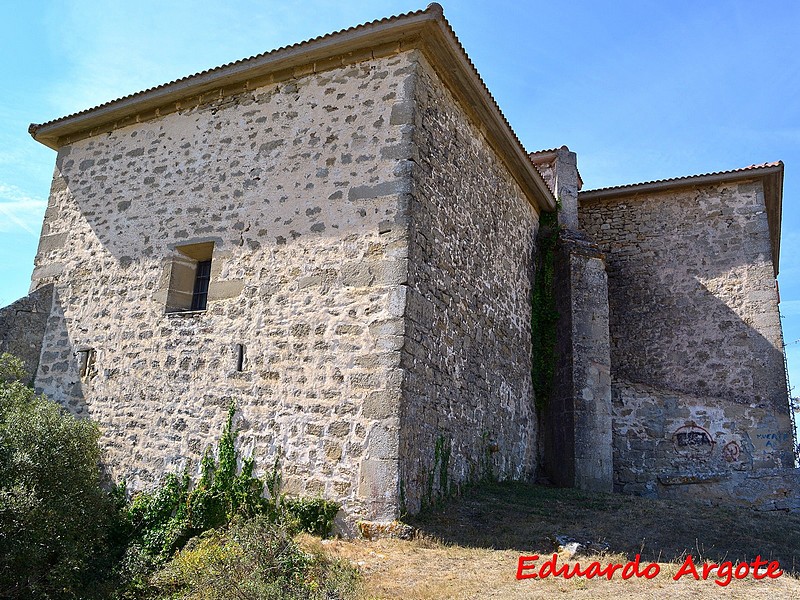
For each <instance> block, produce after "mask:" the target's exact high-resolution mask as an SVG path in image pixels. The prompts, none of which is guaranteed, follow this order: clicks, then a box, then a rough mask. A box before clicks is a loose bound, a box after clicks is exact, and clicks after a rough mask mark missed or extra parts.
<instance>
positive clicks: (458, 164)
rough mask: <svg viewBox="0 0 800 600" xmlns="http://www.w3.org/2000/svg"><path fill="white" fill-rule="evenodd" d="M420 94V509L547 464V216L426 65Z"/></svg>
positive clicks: (408, 457) (411, 382) (406, 406)
mask: <svg viewBox="0 0 800 600" xmlns="http://www.w3.org/2000/svg"><path fill="white" fill-rule="evenodd" d="M415 98H416V107H413V106H410V107H409V114H408V116H407V118H408V124H409V127H411V126H412V125H413V131H414V136H413V139H414V142H415V144H414V146H415V152H414V156H413V163H410V164H409V167H410V168H411V169H412V172H413V179H414V187H413V199H412V209H411V215H412V219H411V233H410V247H409V278H408V291H407V294H408V297H407V313H406V331H405V346H404V347H403V363H402V364H403V367H404V369H405V371H406V373H405V379H404V380H403V404H402V407H401V414H400V422H401V435H400V457H401V486H402V492H403V500H404V505H405V508H406V509H407V510H408V511H410V512H415V511H416V510H418V509H419V507H420V506H422V505H425V504H430V503H431V502H433V501H435V500H436V499H437V498H439V497H441V496H442V495H445V494H447V493H448V492H450V491H455V490H456V489H457V488H458V487H459V486H461V485H463V484H465V483H468V482H474V481H476V480H478V479H480V478H482V477H489V476H494V477H499V478H501V479H507V478H517V479H519V478H525V477H528V476H530V475H531V474H532V473H533V470H534V468H535V464H536V463H535V452H536V417H535V414H534V402H533V392H532V384H531V374H530V373H531V360H530V351H531V350H530V349H531V343H530V335H531V333H530V332H531V329H530V322H531V304H530V302H531V301H530V293H531V282H532V278H533V254H534V240H535V236H536V232H537V227H538V217H537V214H536V212H535V210H534V208H533V207H532V206H531V205H530V203H529V202H528V200H527V199H526V198H525V196H524V195H523V193H522V191H521V189H520V188H519V186H518V185H517V184H516V182H515V181H514V180H513V179H512V178H511V176H510V175H509V173H508V171H507V169H506V167H505V166H504V165H503V163H502V162H501V161H500V159H499V158H498V156H497V155H496V153H495V152H494V151H493V150H492V149H491V148H490V147H489V145H488V144H487V142H486V141H485V139H484V138H483V137H482V135H481V133H480V132H479V131H478V130H477V128H476V127H475V125H474V124H473V123H472V122H471V121H470V120H469V119H468V117H467V116H466V114H465V113H464V111H463V109H461V108H460V107H459V105H458V104H457V103H456V101H455V100H454V98H453V97H452V96H451V94H450V93H449V91H448V90H447V89H446V88H445V87H444V86H443V85H442V83H441V81H440V80H439V79H438V77H437V76H436V74H435V73H434V72H433V70H432V69H431V67H430V66H429V64H428V63H427V61H426V60H425V59H424V58H420V62H419V65H418V66H417V72H416V88H415ZM412 111H413V112H412Z"/></svg>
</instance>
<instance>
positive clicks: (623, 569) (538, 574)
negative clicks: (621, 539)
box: [517, 554, 783, 587]
mask: <svg viewBox="0 0 800 600" xmlns="http://www.w3.org/2000/svg"><path fill="white" fill-rule="evenodd" d="M539 558H540V557H539V555H538V554H533V555H530V556H520V557H519V560H518V562H517V579H546V578H547V577H561V578H563V579H572V578H573V577H579V578H581V577H582V578H585V579H594V578H596V577H597V578H603V577H604V578H606V579H608V580H609V581H611V579H613V578H614V577H615V576H617V573H619V577H620V578H621V579H631V578H633V577H637V578H644V579H653V578H655V577H656V576H657V575H658V574H659V573H660V572H661V567H660V566H659V565H658V563H647V564H642V562H641V557H640V555H639V554H637V555H636V558H635V559H634V560H632V561H628V562H627V563H624V564H622V563H609V564H607V565H601V564H600V563H599V562H597V561H593V562H591V563H589V564H588V565H587V566H586V567H585V568H584V567H582V566H581V564H580V563H579V562H576V563H574V564H572V565H569V564H562V565H559V564H558V554H553V556H551V557H550V558H548V559H547V560H545V561H544V562H541V563H539ZM781 575H783V571H782V570H781V567H780V564H779V563H778V561H776V560H773V561H766V560H763V559H762V558H761V556H756V558H755V559H754V560H753V561H752V562H749V563H747V562H741V563H737V564H733V563H732V562H730V561H725V562H722V563H720V564H716V563H712V562H704V563H700V564H695V562H694V560H693V559H692V555H691V554H689V555H687V556H686V559H685V560H684V561H683V564H682V565H681V567H680V569H678V572H677V573H675V575H674V576H673V577H672V579H673V580H675V581H678V580H680V579H681V578H683V577H693V578H694V579H696V580H701V579H702V580H703V581H707V580H709V579H713V581H714V583H716V584H717V585H719V586H721V587H725V586H726V585H728V584H729V583H730V582H731V581H732V580H734V579H745V578H746V577H752V578H753V579H755V580H762V579H777V578H778V577H780V576H781Z"/></svg>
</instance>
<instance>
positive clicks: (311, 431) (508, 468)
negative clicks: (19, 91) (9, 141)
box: [0, 4, 800, 523]
mask: <svg viewBox="0 0 800 600" xmlns="http://www.w3.org/2000/svg"><path fill="white" fill-rule="evenodd" d="M30 133H31V135H32V136H33V138H34V139H35V140H37V141H38V142H40V143H42V144H44V145H46V146H48V147H50V148H52V149H53V150H55V151H56V157H55V173H54V177H53V183H52V188H51V192H50V198H49V203H48V208H47V212H46V214H45V218H44V223H43V226H42V233H41V240H40V243H39V248H38V253H37V256H36V261H35V268H34V271H33V274H32V278H31V293H30V294H29V295H28V296H27V297H25V298H22V299H20V300H18V301H17V302H15V303H14V304H12V305H10V306H9V307H6V308H3V309H0V350H3V351H5V350H8V351H11V352H14V353H16V354H19V355H21V356H22V358H24V359H25V361H26V363H27V365H28V367H29V368H30V369H31V370H32V372H33V373H34V376H33V383H34V385H35V386H36V388H37V389H38V390H39V391H41V392H44V393H45V394H47V395H48V396H49V397H50V398H53V399H54V400H56V401H58V402H60V403H62V404H63V405H64V406H65V407H67V408H68V409H69V410H70V411H71V412H73V413H74V414H76V415H81V416H87V417H91V418H92V419H94V420H96V421H97V422H98V423H99V425H100V427H101V429H102V432H103V437H102V440H101V443H102V445H103V447H104V450H105V454H106V457H107V460H108V464H109V468H110V470H111V472H112V474H113V475H114V476H115V477H117V478H119V479H122V478H124V479H125V480H127V482H128V484H129V486H131V487H132V488H134V489H145V488H150V487H152V486H154V485H155V484H156V483H157V482H158V481H160V480H161V479H162V478H163V477H164V476H165V474H166V473H168V472H177V471H181V470H183V469H184V468H186V467H187V466H188V465H196V464H197V463H198V461H199V460H200V457H201V456H202V454H203V452H204V450H205V449H206V448H207V447H208V446H209V445H211V444H212V443H213V442H214V441H215V435H216V432H218V431H219V430H220V428H221V425H222V423H223V421H224V419H225V415H226V409H227V407H228V405H229V403H230V401H231V400H235V402H236V403H237V406H238V407H239V409H240V410H239V412H238V414H237V417H236V418H237V425H238V427H239V429H240V433H239V442H240V444H241V447H242V449H243V451H244V452H245V453H253V454H254V455H255V457H256V464H257V469H261V471H262V472H263V471H265V470H268V469H269V468H270V466H271V465H272V464H274V461H275V459H276V458H279V459H280V464H281V465H282V471H283V476H284V482H285V488H284V489H285V491H286V492H288V493H290V494H304V495H318V494H319V495H322V496H324V497H325V498H328V499H331V500H336V501H338V502H340V503H341V504H342V507H343V511H344V513H343V516H344V517H345V518H344V521H343V522H350V523H352V522H353V521H355V520H362V521H374V522H388V521H392V520H394V519H396V518H398V517H400V516H401V515H402V514H406V513H415V512H417V511H419V510H420V508H421V507H423V506H425V505H427V504H431V503H433V502H435V501H436V500H437V499H439V498H441V497H444V496H447V495H450V494H452V493H455V492H457V491H458V490H459V489H460V488H461V487H462V486H464V485H467V484H470V483H472V482H476V481H479V480H481V479H484V478H487V477H491V478H498V479H501V480H507V479H514V480H533V479H534V478H535V477H538V476H545V477H547V478H548V479H549V480H550V481H552V482H553V483H555V484H557V485H561V486H574V487H578V488H582V489H587V490H597V491H612V490H613V491H618V492H622V493H629V494H640V495H646V496H652V497H668V498H699V499H705V500H710V501H713V502H728V503H738V504H745V505H751V506H756V507H759V508H763V509H791V510H798V509H800V504H799V503H800V494H798V493H797V490H798V489H800V486H798V476H797V472H796V471H795V470H794V469H792V467H793V466H794V454H793V442H794V440H793V433H792V432H793V429H792V424H791V418H790V408H789V398H788V391H787V383H786V370H785V363H784V355H783V340H782V333H781V324H780V318H779V313H778V302H779V296H778V290H777V285H776V279H775V278H776V276H777V273H778V263H779V251H780V223H781V203H782V194H783V171H784V166H783V163H781V162H771V163H764V164H758V165H753V166H749V167H744V168H741V169H737V170H733V171H722V172H717V173H709V174H704V175H692V176H687V177H682V178H676V179H668V180H661V181H651V182H646V183H636V184H629V185H620V186H618V187H612V188H605V189H597V190H584V189H582V187H583V182H582V180H581V176H580V173H579V171H578V155H577V154H576V152H573V151H572V150H570V149H569V148H567V147H566V146H563V147H561V148H556V149H551V150H541V151H530V150H531V149H526V148H525V147H523V145H522V143H521V142H520V140H519V139H518V138H517V136H516V134H515V133H514V130H513V129H512V126H511V124H509V122H508V121H507V120H506V118H505V116H504V115H503V112H502V110H501V108H500V107H499V106H498V104H497V102H496V101H495V100H494V98H493V97H492V94H491V92H490V91H489V90H488V89H487V87H486V85H485V84H484V82H483V80H482V78H481V76H480V74H479V73H478V72H477V71H476V69H475V67H474V66H473V64H472V62H471V61H470V59H469V57H468V55H467V54H466V51H465V49H464V48H463V47H462V45H461V43H460V42H459V40H458V38H457V37H456V34H455V33H454V31H453V29H452V28H451V27H450V25H449V23H448V21H447V20H446V18H445V16H444V14H443V11H442V8H441V6H439V5H438V4H431V5H430V6H428V7H427V8H426V9H424V10H419V11H416V12H411V13H407V14H404V15H400V16H394V17H389V18H386V19H381V20H378V21H373V22H370V23H366V24H363V25H358V26H355V27H352V28H350V29H346V30H343V31H338V32H335V33H331V34H328V35H324V36H321V37H318V38H315V39H312V40H308V41H305V42H300V43H297V44H294V45H292V46H287V47H284V48H280V49H278V50H273V51H271V52H266V53H264V54H260V55H257V56H253V57H250V58H246V59H242V60H240V61H237V62H234V63H230V64H226V65H223V66H220V67H217V68H215V69H211V70H208V71H204V72H201V73H197V74H195V75H190V76H188V77H184V78H182V79H178V80H176V81H172V82H169V83H165V84H164V85H161V86H158V87H154V88H151V89H147V90H144V91H141V92H138V93H135V94H131V95H130V96H126V97H124V98H120V99H117V100H113V101H111V102H107V103H105V104H102V105H100V106H97V107H94V108H90V109H87V110H85V111H82V112H79V113H75V114H72V115H68V116H65V117H62V118H59V119H56V120H53V121H49V122H46V123H42V124H36V125H31V127H30ZM533 143H534V144H535V140H533ZM534 149H535V148H534ZM575 150H579V149H575ZM754 159H761V157H754Z"/></svg>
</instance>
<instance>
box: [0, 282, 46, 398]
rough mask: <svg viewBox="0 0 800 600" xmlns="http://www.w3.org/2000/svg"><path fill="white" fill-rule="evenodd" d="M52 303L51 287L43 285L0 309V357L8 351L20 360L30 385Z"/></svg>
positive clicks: (36, 365)
mask: <svg viewBox="0 0 800 600" xmlns="http://www.w3.org/2000/svg"><path fill="white" fill-rule="evenodd" d="M52 303H53V286H52V285H46V286H43V287H41V288H39V289H37V290H36V291H34V292H32V293H30V294H28V295H27V296H25V297H24V298H20V299H19V300H17V301H16V302H12V303H11V304H9V305H8V306H4V307H2V308H0V354H2V353H3V352H9V353H11V354H13V355H14V356H16V357H18V358H20V359H22V361H23V362H24V363H25V370H26V373H27V374H28V377H27V378H26V379H25V383H26V384H27V383H32V382H33V376H34V375H35V374H36V369H37V368H38V366H39V356H40V354H41V353H42V337H43V336H44V330H45V327H46V325H47V318H48V315H49V314H50V306H51V304H52Z"/></svg>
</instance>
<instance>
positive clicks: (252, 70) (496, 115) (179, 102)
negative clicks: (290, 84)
mask: <svg viewBox="0 0 800 600" xmlns="http://www.w3.org/2000/svg"><path fill="white" fill-rule="evenodd" d="M414 48H419V49H421V50H422V51H423V52H424V53H425V55H426V56H427V57H428V58H429V59H430V62H431V64H432V65H433V67H434V68H435V69H436V71H437V74H438V75H439V76H440V77H441V78H442V80H443V81H444V82H445V85H447V86H448V88H450V90H451V92H453V93H454V95H455V96H456V97H457V98H458V100H459V101H460V102H461V104H462V107H463V108H464V109H465V110H466V111H467V112H469V113H471V117H472V119H473V121H474V123H475V124H476V126H478V128H479V129H480V130H481V133H483V135H484V136H485V137H486V139H487V140H488V141H489V143H490V144H491V145H492V147H493V148H494V150H495V151H496V152H497V153H498V155H499V156H500V157H501V158H502V159H503V161H504V162H505V163H506V166H507V167H508V168H509V170H510V171H511V174H512V175H513V176H514V178H515V180H516V181H517V183H518V184H519V185H520V187H521V188H522V190H523V191H524V192H525V194H526V196H527V197H528V200H529V201H530V203H531V204H532V205H533V207H534V208H535V209H536V211H537V213H538V212H541V211H542V210H544V211H552V210H555V206H556V202H555V198H554V197H553V194H552V193H551V192H550V190H549V188H548V187H547V185H546V184H545V182H544V180H543V179H542V177H541V175H540V174H539V172H538V170H537V169H536V168H535V167H534V166H533V164H532V163H531V162H530V160H528V156H527V153H526V152H525V149H524V148H523V147H522V144H521V142H520V141H519V139H518V138H517V136H516V134H515V133H514V131H513V130H512V129H511V126H510V124H509V123H508V121H507V120H506V119H505V117H504V116H503V113H502V111H501V110H500V108H499V107H498V105H497V103H496V101H495V100H494V98H493V97H492V95H491V93H490V92H489V91H488V89H487V88H486V85H485V84H484V83H483V80H482V79H481V78H480V75H479V74H478V72H477V70H476V69H475V67H474V65H473V64H472V63H471V62H470V60H469V58H468V57H467V55H466V53H465V51H464V49H463V47H462V46H461V44H460V43H459V41H458V38H457V37H456V36H455V33H454V32H453V30H452V28H451V27H450V25H449V24H448V22H447V20H446V19H445V18H444V15H443V12H442V9H441V6H439V5H438V4H436V3H433V4H431V5H429V6H428V8H427V9H425V10H424V11H418V12H415V13H410V14H407V15H401V16H399V17H393V18H390V19H383V20H381V21H374V22H372V23H367V24H365V25H361V26H358V27H355V28H352V29H348V30H345V31H340V32H337V33H334V34H328V35H326V36H323V37H321V38H316V39H314V40H310V41H308V42H302V43H300V44H296V45H294V46H289V47H286V48H281V49H278V50H275V51H272V52H269V53H266V54H263V55H259V56H256V57H253V58H250V59H245V60H242V61H238V62H236V63H231V64H229V65H224V66H222V67H218V68H216V69H212V70H210V71H205V72H202V73H199V74H196V75H191V76H189V77H186V78H183V79H181V80H178V81H175V82H172V83H168V84H165V85H162V86H158V87H156V88H152V89H149V90H145V91H143V92H139V93H137V94H133V95H131V96H127V97H125V98H121V99H119V100H114V101H112V102H109V103H107V104H104V105H101V106H98V107H96V108H93V109H89V110H87V111H83V112H81V113H77V114H74V115H70V116H67V117H63V118H61V119H56V120H54V121H50V122H48V123H44V124H42V125H35V124H32V125H31V126H30V128H29V132H30V134H31V135H32V136H33V138H34V139H35V140H36V141H38V142H40V143H42V144H44V145H46V146H48V147H50V148H53V149H54V150H57V149H58V148H59V147H61V146H62V145H64V144H66V143H71V142H72V141H74V140H75V139H80V138H85V137H89V136H91V135H95V134H97V133H101V132H105V131H111V130H113V129H117V128H119V127H124V126H127V125H130V124H133V123H136V122H140V121H146V120H150V119H153V118H158V117H159V116H162V115H164V114H168V113H169V112H174V111H175V110H180V109H181V108H184V107H189V106H191V105H192V104H193V103H196V102H199V101H200V100H199V99H208V98H209V97H216V96H218V95H222V94H223V93H225V92H228V93H241V92H243V91H246V90H248V89H253V88H255V87H261V86H263V85H268V84H270V83H274V82H278V81H283V80H286V79H290V78H293V77H301V76H305V75H309V74H311V73H316V72H321V71H326V70H330V69H333V68H337V67H340V66H343V65H346V64H352V63H356V62H361V61H364V60H369V59H372V58H376V57H380V56H387V55H391V54H396V53H399V52H404V51H407V50H412V49H414ZM207 95H208V96H207ZM188 100H192V102H189V101H188Z"/></svg>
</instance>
